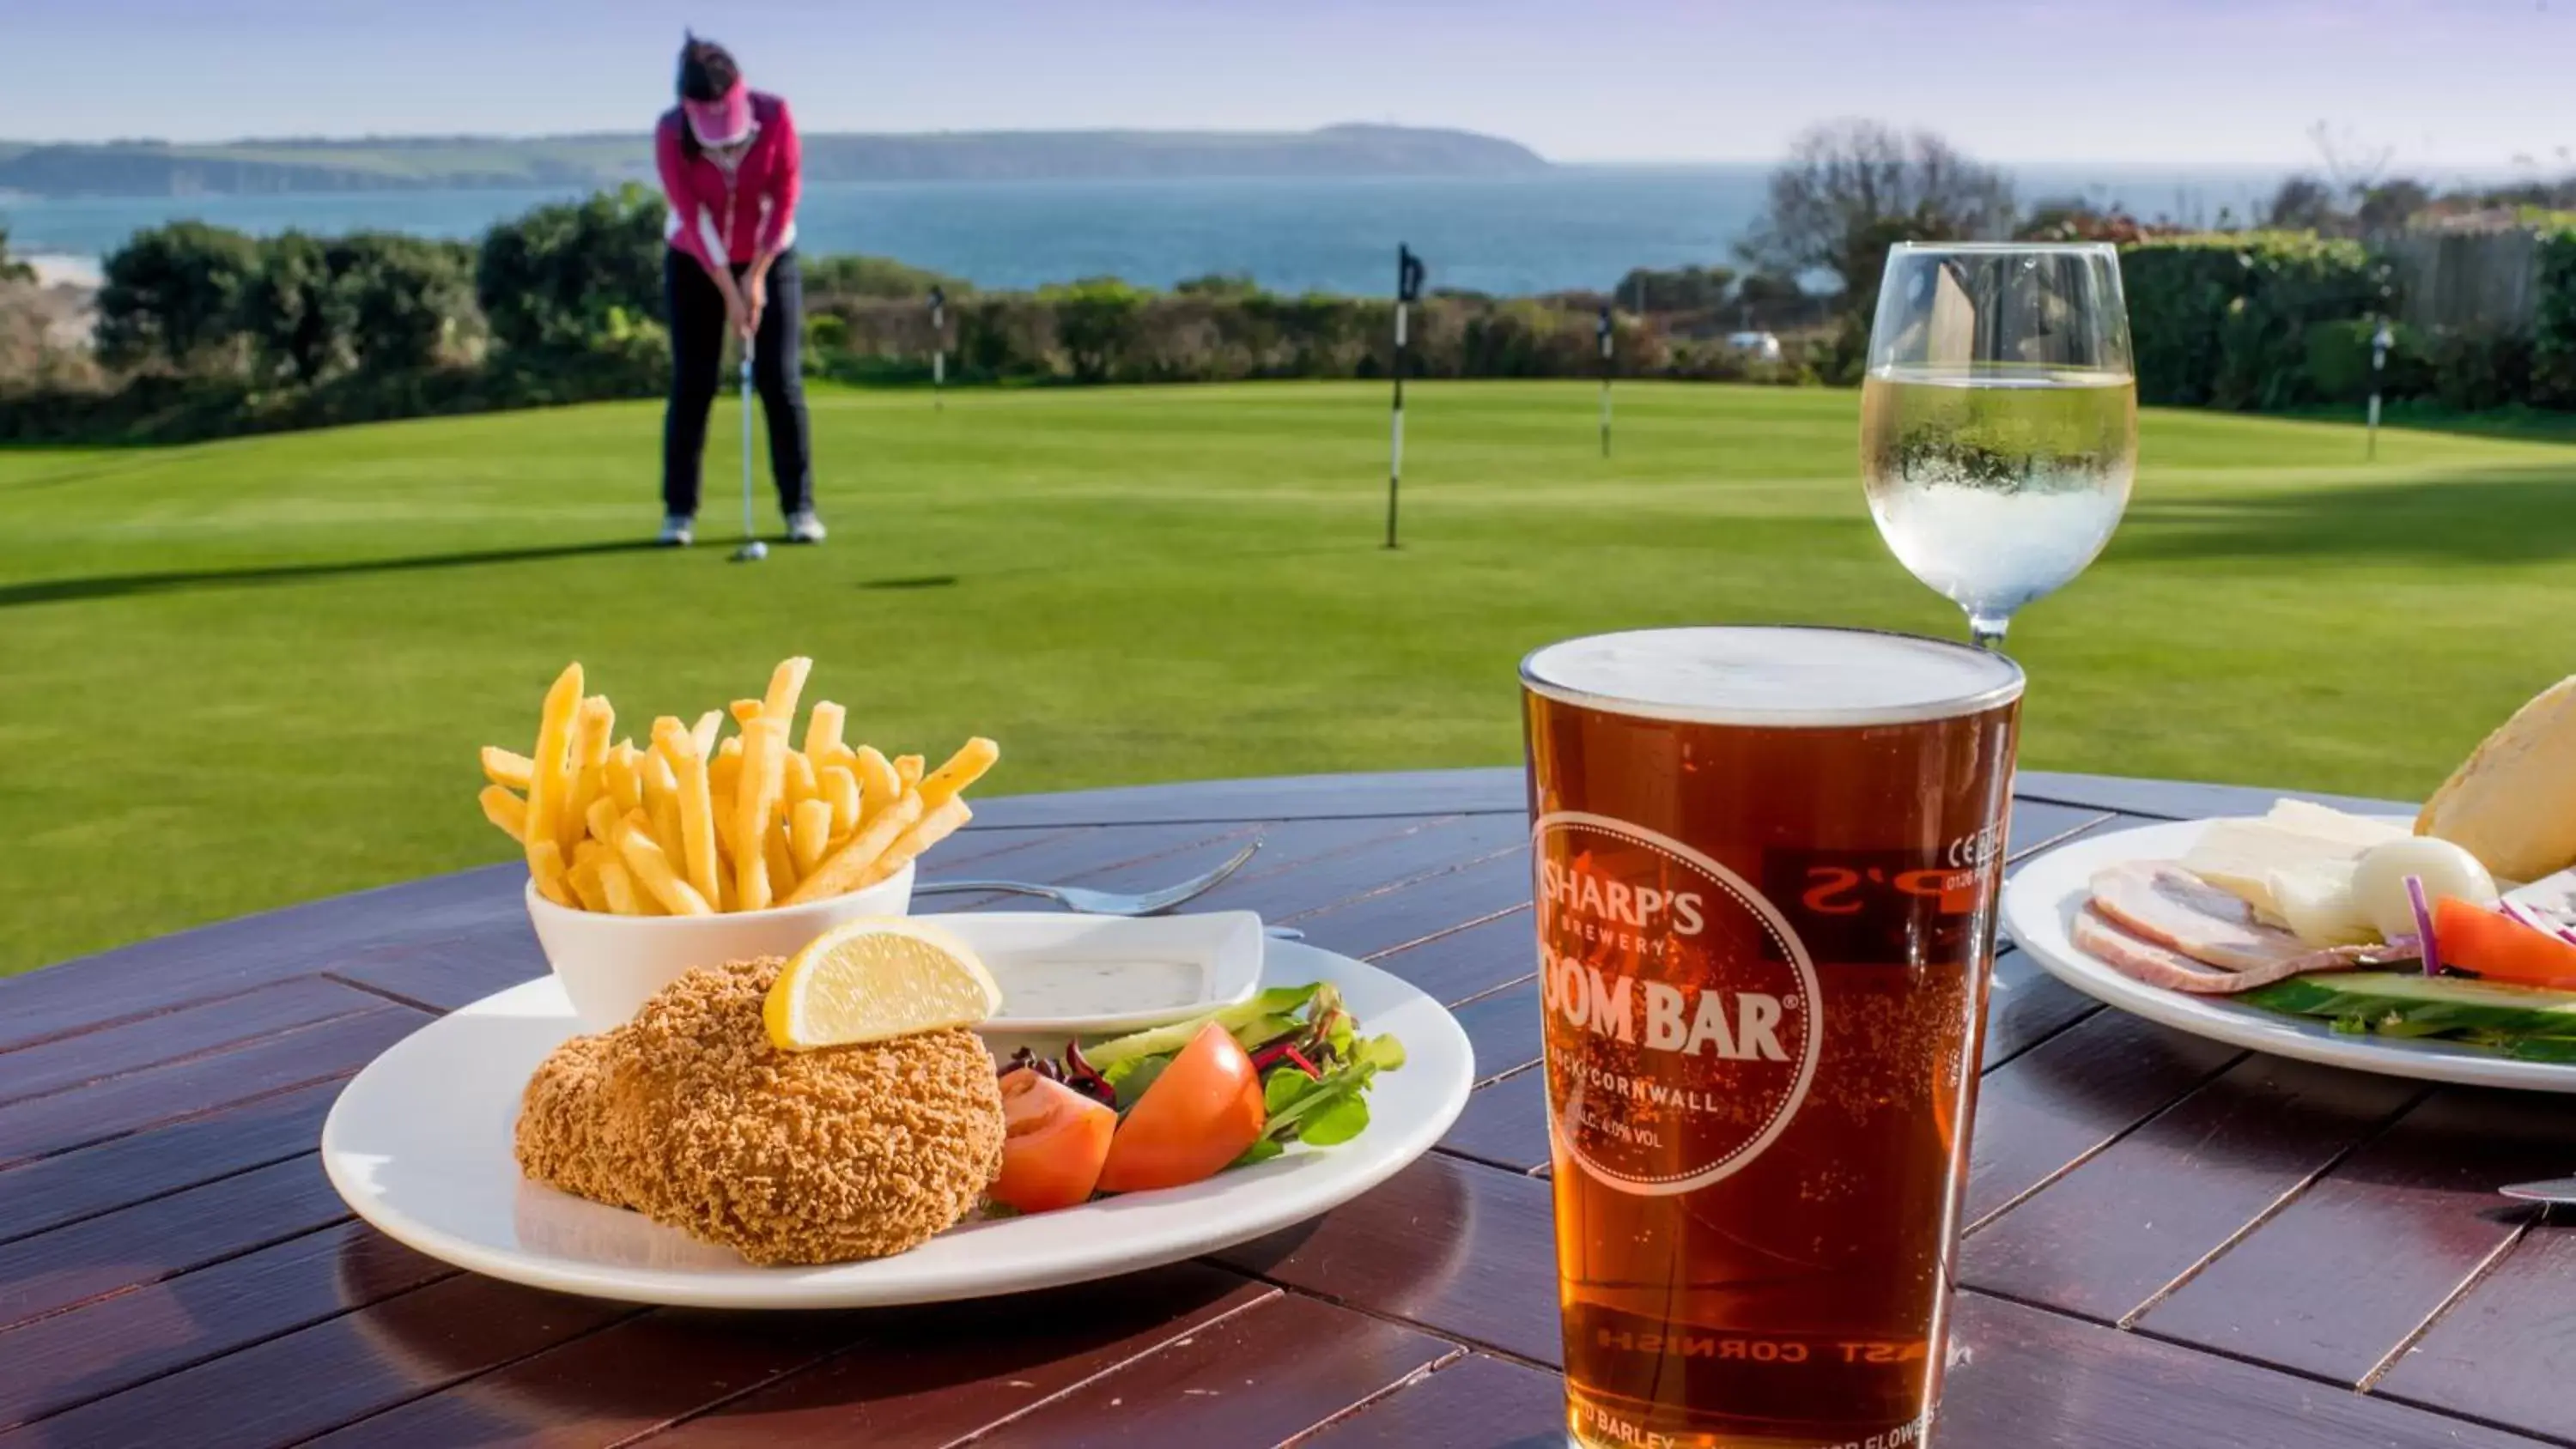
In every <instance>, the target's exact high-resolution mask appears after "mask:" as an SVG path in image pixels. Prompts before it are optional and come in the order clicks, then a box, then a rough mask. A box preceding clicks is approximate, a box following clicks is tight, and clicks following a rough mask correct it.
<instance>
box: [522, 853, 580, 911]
mask: <svg viewBox="0 0 2576 1449" xmlns="http://www.w3.org/2000/svg"><path fill="white" fill-rule="evenodd" d="M528 878H529V879H530V880H533V881H535V882H536V883H537V894H538V895H541V896H544V897H545V898H546V899H547V900H550V901H552V902H554V903H555V904H556V905H559V906H566V907H570V908H571V909H574V910H579V909H580V908H581V898H580V897H578V896H576V895H574V894H573V893H572V887H571V886H570V885H567V884H566V883H565V882H564V858H563V847H561V846H559V845H557V844H555V843H554V840H553V838H552V837H546V838H543V839H538V840H531V841H529V842H528Z"/></svg>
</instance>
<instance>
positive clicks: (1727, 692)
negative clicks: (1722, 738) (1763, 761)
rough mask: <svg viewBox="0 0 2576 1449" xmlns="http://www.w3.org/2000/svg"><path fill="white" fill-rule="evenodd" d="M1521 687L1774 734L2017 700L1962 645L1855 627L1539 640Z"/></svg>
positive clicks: (1985, 662)
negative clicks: (1777, 730) (1772, 730)
mask: <svg viewBox="0 0 2576 1449" xmlns="http://www.w3.org/2000/svg"><path fill="white" fill-rule="evenodd" d="M1521 679H1522V681H1523V682H1525V683H1526V684H1528V685H1529V687H1530V688H1532V689H1534V690H1537V691H1538V692H1539V693H1541V694H1544V695H1546V696H1548V697H1549V698H1551V699H1558V700H1563V701H1565V702H1567V703H1569V704H1578V705H1584V706H1587V707H1590V708H1593V709H1601V710H1608V711H1610V712H1612V713H1614V714H1630V715H1643V716H1646V717H1649V718H1654V719H1674V720H1686V721H1692V722H1697V723H1705V724H1746V725H1771V726H1776V727H1781V728H1799V727H1820V726H1837V725H1872V724H1901V723H1904V722H1906V721H1909V720H1926V719H1947V718H1950V717H1951V716H1954V715H1963V714H1974V713H1976V712H1978V711H1980V710H1985V709H1991V708H1993V707H1995V706H1996V705H1999V704H2004V703H2006V702H2008V701H2010V700H2013V699H2016V698H2018V697H2019V696H2020V694H2021V690H2022V672H2021V666H2020V665H2017V664H2015V663H2013V662H2012V661H2011V660H2009V659H2006V658H2005V657H2003V656H2002V655H2000V654H1992V653H1988V652H1986V651H1985V650H1982V649H1973V648H1970V647H1969V646H1967V645H1964V644H1950V643H1944V642H1942V641H1940V640H1937V639H1919V638H1916V637H1914V636H1913V635H1911V634H1878V633H1871V632H1868V631H1865V630H1859V629H1812V628H1791V627H1773V626H1761V627H1752V626H1747V627H1712V628H1695V629H1638V630H1633V631H1631V632H1628V633H1624V634H1595V635H1592V636H1590V637H1589V638H1583V639H1568V640H1566V641H1565V642H1564V643H1562V644H1550V645H1548V646H1547V647H1546V648H1544V649H1540V650H1538V651H1537V652H1535V653H1533V654H1531V655H1530V656H1529V657H1528V658H1527V659H1524V660H1522V661H1521Z"/></svg>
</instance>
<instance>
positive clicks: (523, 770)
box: [483, 706, 819, 790]
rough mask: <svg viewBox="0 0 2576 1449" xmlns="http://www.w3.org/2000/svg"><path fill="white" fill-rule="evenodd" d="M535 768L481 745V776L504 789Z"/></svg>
mask: <svg viewBox="0 0 2576 1449" xmlns="http://www.w3.org/2000/svg"><path fill="white" fill-rule="evenodd" d="M818 707H819V706H818ZM535 769H536V762H535V761H533V760H531V759H529V758H528V757H527V756H525V755H522V754H517V753H515V752H513V751H510V750H505V749H503V748H501V747H500V746H499V745H485V746H484V747H483V778H484V779H486V780H489V781H491V782H492V783H493V784H495V785H499V786H501V787H502V788H504V789H509V790H525V789H527V788H528V776H529V774H530V773H531V772H532V771H534V770H535Z"/></svg>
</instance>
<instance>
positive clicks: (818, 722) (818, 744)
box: [805, 699, 850, 768]
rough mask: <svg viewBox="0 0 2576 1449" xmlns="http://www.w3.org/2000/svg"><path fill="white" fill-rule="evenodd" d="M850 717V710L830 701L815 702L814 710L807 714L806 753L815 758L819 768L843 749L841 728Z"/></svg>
mask: <svg viewBox="0 0 2576 1449" xmlns="http://www.w3.org/2000/svg"><path fill="white" fill-rule="evenodd" d="M849 717H850V716H849V711H848V710H845V709H843V708H841V707H840V706H839V705H837V704H834V703H832V701H830V700H828V699H818V700H816V701H814V708H813V709H812V710H811V711H810V712H808V713H807V714H806V716H805V753H806V754H808V755H811V756H813V757H814V763H815V765H816V766H817V767H818V768H819V767H820V766H821V765H822V764H823V763H824V762H825V761H826V760H829V759H830V758H831V756H832V752H833V751H834V750H837V749H839V748H840V747H841V726H842V725H843V724H844V723H846V722H847V721H848V719H849Z"/></svg>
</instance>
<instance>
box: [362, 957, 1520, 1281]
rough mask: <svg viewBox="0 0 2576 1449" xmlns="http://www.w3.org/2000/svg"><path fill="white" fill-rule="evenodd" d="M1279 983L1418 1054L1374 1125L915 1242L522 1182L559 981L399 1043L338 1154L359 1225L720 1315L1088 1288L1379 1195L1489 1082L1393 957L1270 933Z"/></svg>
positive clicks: (1452, 1025)
mask: <svg viewBox="0 0 2576 1449" xmlns="http://www.w3.org/2000/svg"><path fill="white" fill-rule="evenodd" d="M1268 947H1269V951H1268V956H1269V963H1268V970H1267V977H1268V979H1269V980H1270V981H1271V982H1273V983H1276V984H1296V983H1303V982H1307V981H1330V982H1332V983H1333V984H1334V985H1336V986H1338V987H1340V988H1341V991H1342V995H1343V998H1344V999H1345V1000H1346V1001H1347V1002H1348V1003H1349V1006H1350V1009H1351V1011H1352V1012H1353V1014H1355V1015H1356V1016H1357V1017H1358V1018H1359V1022H1360V1028H1361V1030H1362V1031H1365V1032H1369V1033H1377V1032H1393V1033H1394V1034H1395V1036H1396V1038H1397V1039H1398V1040H1399V1041H1401V1042H1403V1043H1404V1050H1405V1056H1406V1060H1405V1064H1404V1066H1403V1067H1402V1068H1401V1069H1399V1070H1397V1071H1394V1072H1389V1073H1386V1074H1384V1075H1382V1076H1380V1077H1379V1078H1378V1079H1377V1083H1376V1085H1375V1086H1374V1087H1373V1088H1372V1089H1371V1090H1370V1092H1369V1119H1370V1120H1369V1126H1368V1130H1367V1131H1365V1132H1363V1133H1361V1134H1360V1135H1359V1136H1358V1137H1357V1138H1355V1139H1353V1140H1352V1141H1350V1142H1347V1143H1344V1144H1342V1145H1340V1146H1338V1147H1329V1148H1315V1149H1302V1148H1301V1149H1292V1150H1291V1151H1290V1152H1289V1153H1288V1154H1287V1155H1286V1156H1283V1157H1279V1158H1275V1159H1273V1160H1271V1161H1269V1162H1265V1163H1262V1164H1260V1165H1259V1166H1257V1167H1248V1168H1239V1169H1236V1170H1234V1171H1231V1172H1224V1173H1219V1174H1218V1175H1217V1176H1215V1177H1213V1178H1210V1179H1208V1180H1207V1181H1205V1182H1201V1183H1194V1184H1192V1185H1191V1186H1188V1187H1182V1188H1172V1189H1169V1190H1166V1191H1163V1192H1147V1193H1137V1194H1134V1195H1132V1196H1128V1197H1118V1198H1107V1199H1103V1200H1101V1201H1099V1202H1095V1203H1090V1204H1087V1205H1085V1206H1083V1207H1078V1208H1070V1209H1067V1210H1065V1211H1062V1212H1053V1213H1040V1214H1035V1215H1032V1216H1029V1217H1024V1218H1008V1219H1003V1220H1000V1221H991V1222H987V1221H980V1220H975V1219H971V1218H970V1219H969V1220H968V1221H967V1222H966V1223H964V1224H961V1225H960V1226H958V1227H955V1228H952V1229H950V1230H949V1231H948V1232H946V1233H943V1234H941V1235H940V1236H938V1237H936V1238H933V1239H931V1240H930V1241H929V1242H928V1243H925V1244H923V1245H922V1246H921V1247H919V1248H916V1249H914V1250H913V1251H911V1252H909V1253H903V1254H899V1255H897V1256H895V1257H892V1258H879V1259H876V1260H874V1261H871V1262H863V1263H842V1264H835V1265H832V1266H828V1267H818V1268H761V1267H754V1266H752V1265H751V1264H749V1263H746V1262H744V1261H743V1260H742V1258H740V1257H739V1256H737V1255H736V1254H735V1253H734V1252H732V1251H731V1250H730V1249H726V1248H718V1247H711V1246H709V1245H707V1244H704V1243H700V1242H697V1241H695V1240H694V1239H692V1238H690V1237H688V1236H687V1235H686V1234H684V1233H681V1232H679V1231H678V1230H676V1229H673V1228H665V1227H661V1226H658V1225H656V1224H654V1223H652V1222H649V1221H647V1220H646V1219H644V1218H643V1217H641V1216H639V1215H637V1214H635V1213H631V1212H625V1211H622V1210H620V1209H617V1208H611V1207H603V1206H601V1205H599V1204H597V1203H593V1202H585V1201H583V1200H582V1199H580V1198H576V1197H570V1196H567V1195H566V1194H563V1193H559V1192H556V1191H555V1190H553V1189H552V1188H547V1187H540V1186H538V1185H536V1184H534V1183H531V1182H528V1181H527V1180H525V1179H524V1178H522V1177H521V1176H520V1175H519V1168H518V1164H517V1162H516V1161H515V1160H514V1159H513V1157H512V1155H511V1145H510V1143H511V1127H512V1124H513V1123H514V1122H515V1121H516V1120H517V1117H518V1112H519V1092H520V1089H521V1088H522V1087H523V1086H524V1085H525V1084H526V1082H527V1079H528V1074H529V1073H531V1072H533V1071H535V1070H536V1066H537V1063H538V1062H540V1061H542V1060H543V1059H544V1058H545V1055H546V1053H548V1052H550V1051H552V1050H554V1048H555V1046H556V1045H557V1044H558V1043H560V1042H562V1041H563V1040H564V1038H566V1037H568V1036H571V1035H573V1034H574V1032H575V1031H576V1030H577V1026H576V1023H575V1021H574V1018H573V1014H572V1008H571V1007H570V1006H569V1005H568V1004H567V1003H566V1002H565V1000H564V995H563V989H562V988H561V987H560V986H558V985H557V984H556V983H555V981H554V979H553V978H552V977H547V978H544V979H542V980H537V981H531V982H528V983H526V984H525V985H522V986H515V987H512V988H511V989H509V990H507V991H504V992H501V993H499V994H498V995H495V996H487V997H485V998H484V999H482V1000H481V1001H478V1002H476V1003H474V1004H473V1005H471V1006H468V1007H466V1008H464V1009H463V1010H461V1011H458V1012H456V1013H454V1014H453V1015H450V1016H446V1017H443V1018H441V1019H439V1020H438V1021H435V1022H432V1023H431V1024H430V1025H428V1026H425V1027H422V1028H421V1029H420V1030H419V1031H416V1032H414V1033H412V1034H411V1035H410V1036H408V1037H405V1038H404V1039H403V1040H401V1041H399V1042H396V1043H395V1044H394V1045H393V1046H392V1047H390V1048H388V1049H387V1050H386V1052H385V1053H384V1055H382V1056H380V1057H378V1058H376V1060H375V1061H374V1062H373V1063H371V1064H369V1065H368V1067H367V1069H366V1070H365V1071H362V1072H360V1073H359V1074H358V1076H357V1078H356V1080H354V1081H352V1082H350V1083H349V1085H348V1087H347V1088H345V1089H344V1090H343V1091H342V1092H341V1093H340V1099H339V1101H337V1102H335V1103H334V1104H332V1107H331V1116H330V1119H329V1120H328V1121H326V1122H324V1123H323V1124H322V1164H323V1167H324V1169H325V1170H326V1171H327V1172H328V1173H329V1174H330V1177H331V1185H332V1186H333V1187H335V1188H337V1189H338V1190H339V1193H340V1196H341V1197H343V1198H345V1199H346V1200H347V1201H348V1204H349V1206H350V1207H351V1208H352V1209H354V1210H355V1211H356V1212H357V1214H358V1216H360V1217H362V1218H365V1219H366V1220H367V1221H368V1222H370V1223H373V1224H375V1225H376V1226H377V1227H378V1228H381V1229H383V1230H384V1231H385V1232H386V1233H387V1234H388V1235H390V1236H392V1237H393V1238H395V1239H397V1240H399V1241H401V1242H403V1243H405V1244H408V1245H409V1246H411V1247H413V1248H417V1249H419V1250H420V1251H421V1252H424V1253H427V1254H429V1255H430V1256H431V1257H434V1258H438V1259H441V1260H443V1261H445V1262H449V1263H453V1264H455V1265H457V1266H458V1267H460V1268H468V1269H472V1270H473V1271H475V1272H478V1273H484V1274H489V1275H490V1276H492V1277H495V1278H504V1279H508V1280H509V1281H511V1282H514V1283H526V1284H530V1285H532V1286H535V1287H538V1288H551V1289H556V1290H559V1291H562V1292H567V1293H584V1294H589V1295H591V1296H593V1297H598V1298H619V1299H626V1300H629V1301H631V1302H637V1303H673V1304H685V1305H690V1306H694V1307H709V1308H844V1307H856V1306H863V1305H871V1304H893V1303H929V1302H936V1301H938V1300H941V1299H948V1298H977V1297H983V1296H985V1295H987V1294H995V1293H1016V1292H1020V1291H1022V1290H1024V1289H1030V1288H1045V1287H1050V1286H1053V1285H1056V1284H1060V1283H1078V1282H1083V1281H1086V1280H1088V1279H1093V1278H1105V1277H1109V1276H1111V1275H1114V1274H1118V1273H1127V1272H1133V1271H1135V1270H1137V1269H1140V1268H1151V1267H1154V1266H1157V1265H1159V1264H1163V1263H1170V1262H1176V1261H1178V1260H1180V1259H1183V1258H1189V1257H1194V1256H1196V1255H1198V1254H1201V1253H1206V1252H1212V1251H1214V1250H1216V1249H1218V1248H1223V1247H1227V1246H1229V1245H1231V1244H1235V1243H1240V1242H1243V1241H1245V1240H1247V1239H1250V1238H1256V1237H1259V1236H1261V1235H1262V1234H1264V1233H1268V1232H1274V1231H1276V1230H1278V1229H1280V1228H1284V1227H1287V1226H1289V1225H1291V1224H1294V1223H1298V1222H1302V1221H1304V1220H1305V1219H1307V1218H1310V1217H1313V1216H1315V1215H1316V1214H1318V1213H1321V1212H1323V1211H1324V1210H1326V1209H1327V1208H1331V1207H1333V1206H1335V1205H1337V1204H1340V1203H1343V1202H1347V1201H1349V1200H1350V1199H1352V1198H1354V1197H1357V1196H1358V1195H1359V1194H1361V1193H1363V1192H1366V1191H1368V1190H1369V1189H1370V1188H1372V1187H1375V1186H1377V1185H1378V1184H1379V1183H1381V1182H1383V1181H1385V1180H1386V1179H1387V1178H1389V1177H1391V1176H1393V1175H1394V1174H1395V1173H1396V1171H1397V1170H1398V1169H1400V1168H1402V1167H1403V1166H1404V1165H1405V1164H1407V1163H1409V1162H1411V1161H1413V1160H1414V1159H1415V1158H1417V1157H1420V1156H1421V1155H1422V1154H1423V1153H1424V1152H1427V1151H1429V1150H1430V1148H1431V1144H1432V1143H1434V1142H1437V1141H1438V1140H1439V1139H1440V1134H1441V1133H1443V1132H1445V1131H1447V1130H1448V1129H1449V1124H1450V1123H1451V1122H1452V1121H1453V1120H1455V1119H1456V1117H1457V1115H1458V1109H1459V1108H1461V1107H1462V1106H1464V1105H1466V1101H1467V1091H1468V1088H1469V1087H1470V1086H1471V1085H1472V1084H1473V1082H1474V1080H1475V1058H1474V1053H1473V1052H1472V1050H1471V1049H1470V1048H1469V1046H1468V1044H1467V1036H1466V1033H1465V1032H1463V1031H1461V1030H1459V1028H1458V1023H1457V1021H1456V1020H1455V1019H1454V1018H1452V1017H1451V1016H1450V1015H1449V1013H1448V1011H1447V1010H1446V1009H1444V1008H1443V1007H1442V1006H1441V1005H1440V1003H1438V1002H1437V1001H1434V1000H1432V999H1431V998H1430V997H1428V996H1425V995H1423V994H1422V993H1421V992H1420V991H1417V990H1415V989H1414V988H1413V987H1411V986H1409V985H1407V984H1405V983H1404V982H1402V981H1399V980H1397V979H1396V978H1394V977H1392V976H1389V975H1388V974H1386V973H1385V972H1383V971H1380V970H1378V969H1376V968H1375V967H1371V966H1365V965H1362V964H1361V963H1359V962H1357V961H1353V960H1351V959H1350V958H1349V957H1346V956H1336V955H1334V954H1332V953H1330V952H1327V951H1319V950H1316V949H1315V948H1313V947H1311V946H1300V945H1295V944H1292V943H1289V942H1283V941H1272V942H1269V943H1268Z"/></svg>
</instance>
